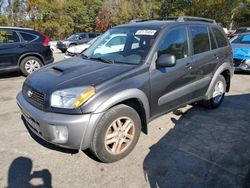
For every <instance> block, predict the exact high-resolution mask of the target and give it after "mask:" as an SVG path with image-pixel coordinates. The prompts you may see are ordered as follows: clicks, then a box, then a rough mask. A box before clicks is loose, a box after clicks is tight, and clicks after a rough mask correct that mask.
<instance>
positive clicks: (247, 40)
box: [231, 35, 250, 44]
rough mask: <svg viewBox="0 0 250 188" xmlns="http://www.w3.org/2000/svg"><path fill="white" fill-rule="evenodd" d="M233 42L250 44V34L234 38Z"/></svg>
mask: <svg viewBox="0 0 250 188" xmlns="http://www.w3.org/2000/svg"><path fill="white" fill-rule="evenodd" d="M231 43H238V44H250V35H240V36H236V37H235V38H233V39H232V41H231Z"/></svg>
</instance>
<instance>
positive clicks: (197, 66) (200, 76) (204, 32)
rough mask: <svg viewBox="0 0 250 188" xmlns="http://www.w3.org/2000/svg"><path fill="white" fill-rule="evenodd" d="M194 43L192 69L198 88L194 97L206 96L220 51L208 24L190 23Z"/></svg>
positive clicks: (191, 37) (192, 42)
mask: <svg viewBox="0 0 250 188" xmlns="http://www.w3.org/2000/svg"><path fill="white" fill-rule="evenodd" d="M189 29H190V39H191V44H192V54H193V55H192V63H193V66H192V71H191V74H192V75H193V76H194V77H195V83H196V90H195V91H194V92H193V96H192V98H193V99H195V98H198V97H201V96H204V94H205V92H206V91H207V88H208V86H209V83H210V80H211V78H212V74H213V72H214V70H215V69H216V67H217V64H218V53H217V49H216V43H215V40H214V37H213V35H212V33H211V31H210V30H209V27H208V26H207V25H190V27H189Z"/></svg>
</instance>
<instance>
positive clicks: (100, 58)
mask: <svg viewBox="0 0 250 188" xmlns="http://www.w3.org/2000/svg"><path fill="white" fill-rule="evenodd" d="M89 59H92V60H97V61H101V62H103V63H108V64H114V63H115V61H114V60H111V59H106V58H103V57H89Z"/></svg>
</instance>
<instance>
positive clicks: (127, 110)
mask: <svg viewBox="0 0 250 188" xmlns="http://www.w3.org/2000/svg"><path fill="white" fill-rule="evenodd" d="M140 132H141V119H140V117H139V115H138V113H137V112H136V111H135V110H134V109H133V108H131V107H129V106H127V105H123V104H121V105H117V106H115V107H113V108H111V109H109V110H108V111H107V112H106V113H105V114H104V115H103V117H102V118H101V120H100V121H99V123H98V125H97V128H96V130H95V133H94V137H93V141H92V145H91V148H90V149H91V151H92V152H93V153H94V155H95V156H96V157H97V158H98V159H100V160H101V161H102V162H106V163H111V162H115V161H118V160H120V159H122V158H124V157H125V156H127V155H128V154H129V153H130V152H131V151H132V150H133V148H134V147H135V145H136V143H137V142H138V139H139V136H140Z"/></svg>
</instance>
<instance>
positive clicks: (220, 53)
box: [211, 26, 232, 66]
mask: <svg viewBox="0 0 250 188" xmlns="http://www.w3.org/2000/svg"><path fill="white" fill-rule="evenodd" d="M211 30H212V33H213V35H214V37H215V39H216V42H217V49H216V56H217V59H218V62H219V64H218V66H219V65H221V64H222V63H225V62H232V48H231V46H230V44H229V41H228V40H227V38H226V37H225V35H224V33H223V30H222V29H219V27H216V26H212V27H211Z"/></svg>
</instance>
